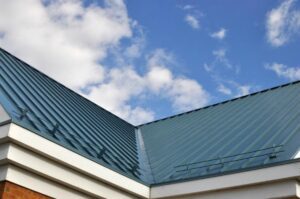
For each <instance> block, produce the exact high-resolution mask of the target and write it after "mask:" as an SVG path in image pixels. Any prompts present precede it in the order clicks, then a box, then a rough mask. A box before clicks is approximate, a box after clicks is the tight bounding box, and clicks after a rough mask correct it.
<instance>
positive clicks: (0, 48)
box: [0, 46, 136, 127]
mask: <svg viewBox="0 0 300 199" xmlns="http://www.w3.org/2000/svg"><path fill="white" fill-rule="evenodd" d="M0 50H1V51H3V52H4V53H7V54H9V55H10V56H13V57H14V58H15V59H17V60H18V61H21V62H23V63H24V64H26V65H27V66H28V67H30V68H31V69H33V70H35V71H36V72H38V73H40V74H41V75H43V76H45V77H46V78H48V79H50V80H51V81H54V82H56V83H57V84H59V85H60V86H63V87H64V88H66V89H67V90H69V91H71V92H72V93H75V94H76V95H78V96H80V97H81V98H83V99H84V100H86V101H89V102H90V103H92V104H94V105H95V106H97V107H99V108H101V109H102V110H104V111H106V112H107V113H109V114H111V115H113V116H114V117H117V118H118V119H120V120H122V121H123V122H125V123H127V124H129V125H131V126H132V127H136V126H135V125H133V124H131V123H129V122H128V121H126V120H124V119H122V118H120V117H119V116H117V115H115V114H113V113H112V112H110V111H108V110H106V109H105V108H103V107H101V106H100V105H98V104H96V103H95V102H93V101H91V100H89V99H87V98H86V97H84V96H83V95H81V94H80V93H77V92H75V91H74V90H72V89H71V88H69V87H67V86H66V85H64V84H62V83H60V82H59V81H57V80H55V79H54V78H52V77H50V76H49V75H46V74H45V73H44V72H42V71H40V70H38V69H37V68H35V67H33V66H31V65H30V64H28V63H27V62H25V61H23V60H21V59H20V58H18V57H16V56H15V55H13V54H12V53H10V52H8V51H7V50H5V49H3V48H2V47H1V46H0Z"/></svg>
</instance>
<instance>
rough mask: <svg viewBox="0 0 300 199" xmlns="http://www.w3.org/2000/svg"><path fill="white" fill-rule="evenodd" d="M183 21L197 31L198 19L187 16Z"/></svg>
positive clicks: (198, 26)
mask: <svg viewBox="0 0 300 199" xmlns="http://www.w3.org/2000/svg"><path fill="white" fill-rule="evenodd" d="M184 20H185V21H186V22H187V24H188V25H190V26H191V27H192V28H193V29H199V28H200V23H199V19H198V18H197V17H196V16H194V15H191V14H187V15H186V16H185V18H184Z"/></svg>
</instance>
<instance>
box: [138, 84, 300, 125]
mask: <svg viewBox="0 0 300 199" xmlns="http://www.w3.org/2000/svg"><path fill="white" fill-rule="evenodd" d="M298 83H300V80H296V81H292V82H288V83H285V84H281V85H277V86H273V87H270V88H266V89H263V90H260V91H256V92H253V93H250V94H247V95H243V96H240V97H235V98H232V99H229V100H225V101H221V102H217V103H214V104H210V105H208V106H204V107H201V108H197V109H193V110H190V111H186V112H183V113H179V114H175V115H171V116H167V117H164V118H161V119H157V120H154V121H151V122H147V123H144V124H140V125H138V126H136V127H137V128H139V127H142V126H146V125H149V124H152V123H156V122H160V121H164V120H168V119H172V118H174V117H179V116H182V115H185V114H189V113H193V112H196V111H200V110H203V109H207V108H211V107H214V106H218V105H221V104H226V103H229V102H232V101H236V100H239V99H242V98H246V97H250V96H254V95H257V94H259V93H265V92H267V91H270V90H274V89H279V88H282V87H286V86H289V85H293V84H298Z"/></svg>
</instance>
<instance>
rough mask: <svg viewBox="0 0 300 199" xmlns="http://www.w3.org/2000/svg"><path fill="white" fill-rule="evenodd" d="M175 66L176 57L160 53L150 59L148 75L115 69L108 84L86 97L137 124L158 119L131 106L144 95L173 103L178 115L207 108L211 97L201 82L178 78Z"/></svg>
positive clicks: (130, 68) (145, 110) (148, 59)
mask: <svg viewBox="0 0 300 199" xmlns="http://www.w3.org/2000/svg"><path fill="white" fill-rule="evenodd" d="M173 62H174V60H173V56H172V55H170V54H168V53H167V52H166V51H165V50H162V49H157V50H155V51H154V52H153V53H152V54H151V55H150V56H148V58H147V63H148V64H147V65H148V70H147V71H146V72H145V73H144V74H138V73H137V72H136V71H135V70H134V69H133V68H132V67H130V66H127V67H124V68H116V69H112V70H111V71H110V73H109V74H108V75H107V77H106V78H107V80H106V82H107V83H103V84H100V85H99V86H98V87H93V88H92V89H91V90H90V92H89V93H88V94H86V97H88V98H90V99H91V100H93V101H97V102H98V103H100V104H101V105H102V106H103V107H104V108H106V109H107V110H109V111H112V112H113V113H116V114H117V115H120V116H122V117H124V116H125V118H127V119H128V120H130V121H131V122H132V123H135V124H139V123H142V122H145V121H151V120H153V119H154V116H155V114H154V112H152V111H151V110H148V109H144V108H142V107H135V108H134V107H131V106H130V105H129V101H130V100H132V99H134V98H138V97H139V96H143V94H147V95H154V96H156V97H157V98H160V99H166V100H168V101H170V102H171V104H172V107H173V110H174V112H176V113H177V112H181V111H187V110H191V109H194V108H198V107H201V106H204V105H205V104H207V103H208V100H209V94H208V93H207V92H206V91H205V90H204V89H203V87H202V86H201V85H200V84H199V83H198V82H196V81H195V80H192V79H188V78H185V77H177V76H176V75H175V74H174V73H173V72H172V71H171V70H170V69H168V66H167V65H168V64H170V63H173ZM137 114H139V115H138V116H137Z"/></svg>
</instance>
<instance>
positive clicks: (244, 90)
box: [235, 85, 252, 97]
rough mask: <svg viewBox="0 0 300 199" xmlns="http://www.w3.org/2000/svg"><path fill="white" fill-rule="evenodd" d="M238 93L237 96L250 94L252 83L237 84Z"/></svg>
mask: <svg viewBox="0 0 300 199" xmlns="http://www.w3.org/2000/svg"><path fill="white" fill-rule="evenodd" d="M236 88H237V94H236V95H235V97H241V96H244V95H248V94H249V93H250V91H251V89H252V87H251V86H250V85H237V87H236Z"/></svg>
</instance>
